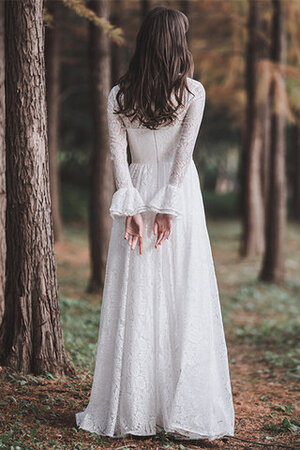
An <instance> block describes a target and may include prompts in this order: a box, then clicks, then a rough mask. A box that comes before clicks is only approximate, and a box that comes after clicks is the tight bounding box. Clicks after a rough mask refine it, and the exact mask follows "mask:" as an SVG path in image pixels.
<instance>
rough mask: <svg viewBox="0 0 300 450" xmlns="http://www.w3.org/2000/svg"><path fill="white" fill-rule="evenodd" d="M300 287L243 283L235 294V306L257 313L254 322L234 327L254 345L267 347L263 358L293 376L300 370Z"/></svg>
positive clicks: (236, 332) (235, 331) (233, 301)
mask: <svg viewBox="0 0 300 450" xmlns="http://www.w3.org/2000/svg"><path fill="white" fill-rule="evenodd" d="M299 292H300V287H299V285H298V284H297V283H292V282H290V283H287V284H286V285H285V286H284V287H279V286H276V285H274V284H271V285H267V284H264V283H259V282H255V283H246V284H244V283H243V284H241V285H240V287H239V289H238V290H237V292H236V293H235V295H234V296H233V297H232V305H231V307H232V308H235V309H236V310H241V311H243V310H244V311H248V312H250V313H254V314H256V315H257V317H258V319H257V320H256V321H255V323H253V324H245V325H243V326H242V327H241V326H238V327H236V328H234V330H233V331H234V333H235V334H236V335H237V336H239V337H240V338H241V339H243V340H246V341H247V342H248V343H250V344H251V345H253V346H255V347H257V348H260V349H264V350H265V351H264V359H265V361H266V362H268V363H269V364H271V366H279V367H285V368H286V369H287V371H288V374H289V375H290V376H293V374H294V376H296V374H299V373H300V349H299V346H298V345H297V342H298V337H299V335H300V324H299V321H298V320H297V317H298V308H299V305H298V298H299Z"/></svg>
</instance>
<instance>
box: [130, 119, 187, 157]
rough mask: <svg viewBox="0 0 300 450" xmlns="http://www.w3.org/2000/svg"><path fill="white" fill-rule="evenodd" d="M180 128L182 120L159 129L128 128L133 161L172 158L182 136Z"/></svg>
mask: <svg viewBox="0 0 300 450" xmlns="http://www.w3.org/2000/svg"><path fill="white" fill-rule="evenodd" d="M180 129H181V123H180V122H177V123H176V124H175V125H172V126H166V127H162V128H158V129H157V130H150V129H148V128H126V130H127V136H128V144H129V149H130V154H131V159H132V162H134V163H151V162H158V161H169V160H172V159H173V157H174V154H175V153H174V149H175V147H176V143H177V141H178V139H179V137H180Z"/></svg>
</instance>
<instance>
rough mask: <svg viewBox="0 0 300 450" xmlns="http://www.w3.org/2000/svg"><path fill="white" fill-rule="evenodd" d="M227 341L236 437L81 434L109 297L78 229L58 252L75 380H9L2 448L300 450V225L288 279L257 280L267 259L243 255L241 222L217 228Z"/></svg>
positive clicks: (5, 375) (4, 373)
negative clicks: (91, 283) (103, 304)
mask: <svg viewBox="0 0 300 450" xmlns="http://www.w3.org/2000/svg"><path fill="white" fill-rule="evenodd" d="M208 229H209V235H210V239H211V244H212V250H213V256H214V261H215V269H216V274H217V279H218V284H219V291H220V301H221V307H222V313H223V321H224V328H225V334H226V341H227V348H228V356H229V364H230V374H231V382H232V390H233V397H234V406H235V416H236V422H235V436H234V437H229V438H224V439H219V440H215V441H211V442H209V441H185V442H183V441H180V442H176V441H174V440H171V439H170V438H169V436H167V435H166V434H164V433H160V434H158V435H157V436H155V437H151V438H144V439H138V438H134V437H132V438H126V439H111V438H107V439H106V438H102V437H99V436H97V435H94V434H91V433H88V432H86V431H84V430H78V429H77V428H76V426H75V419H74V413H75V412H78V411H81V410H82V409H83V408H84V407H85V405H86V403H87V401H88V396H89V391H90V387H91V382H92V371H93V364H94V356H95V349H96V340H97V332H98V323H99V314H100V299H99V296H92V295H89V294H86V292H85V289H86V286H87V280H88V275H89V254H88V247H87V234H86V230H85V228H84V227H83V226H81V227H78V226H75V225H73V226H71V225H70V226H68V227H67V228H66V229H65V241H64V242H63V243H60V244H57V245H56V257H57V264H58V276H59V294H60V306H61V312H62V321H63V330H64V339H65V343H66V348H67V352H68V354H69V356H70V358H71V359H72V361H73V362H74V364H75V366H76V369H77V374H76V376H74V377H54V376H53V375H52V374H50V373H49V374H45V375H44V376H39V377H36V376H31V375H26V376H25V375H22V374H18V373H14V372H13V371H11V370H9V369H7V368H3V369H2V370H1V372H0V388H1V399H0V407H1V409H0V427H1V428H0V429H1V434H0V449H1V448H7V449H11V450H17V449H18V448H19V449H22V450H23V449H45V448H51V449H78V450H79V449H100V448H114V449H119V450H121V449H124V450H125V449H166V448H169V449H180V450H183V449H191V448H216V449H217V448H222V449H230V450H231V449H232V450H234V449H260V448H268V449H280V448H290V449H297V448H298V449H300V417H299V401H297V397H298V399H299V392H300V386H299V379H300V354H299V345H298V347H297V336H298V337H299V331H300V330H299V323H298V322H299V321H297V313H298V314H299V298H300V280H299V278H298V274H299V273H300V258H299V254H300V227H299V226H297V225H293V224H290V225H289V227H288V246H287V256H286V268H287V273H286V281H285V283H284V284H283V285H282V286H275V285H273V284H264V283H258V282H257V275H258V272H259V268H260V265H261V261H260V258H256V259H252V260H248V261H247V260H246V261H245V260H241V259H240V258H239V256H238V246H239V236H240V226H239V224H238V223H237V222H234V221H228V222H224V221H222V222H212V221H208Z"/></svg>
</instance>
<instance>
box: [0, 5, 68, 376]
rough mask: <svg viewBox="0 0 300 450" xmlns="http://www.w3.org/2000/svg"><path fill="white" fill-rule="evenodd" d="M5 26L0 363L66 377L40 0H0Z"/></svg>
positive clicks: (18, 368) (20, 369) (66, 366)
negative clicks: (4, 244) (4, 196)
mask: <svg viewBox="0 0 300 450" xmlns="http://www.w3.org/2000/svg"><path fill="white" fill-rule="evenodd" d="M5 27H6V41H5V56H6V74H5V79H6V85H5V88H6V100H7V102H6V137H7V141H6V143H7V149H6V155H7V159H6V166H7V216H6V220H7V232H6V238H7V272H6V273H7V280H6V288H5V313H4V317H3V322H2V325H1V328H0V361H1V363H2V365H6V366H9V367H11V368H13V369H14V370H17V371H22V372H24V373H34V374H42V373H44V372H45V371H48V372H52V373H55V374H66V373H67V374H73V373H74V368H73V366H72V365H71V363H70V362H69V361H68V359H67V357H66V354H65V349H64V343H63V337H62V329H61V325H60V312H59V305H58V296H57V279H56V267H55V259H54V243H53V229H52V222H51V202H50V188H49V165H48V149H47V125H46V101H45V63H44V27H43V0H24V1H22V2H5ZM16 30H18V32H16Z"/></svg>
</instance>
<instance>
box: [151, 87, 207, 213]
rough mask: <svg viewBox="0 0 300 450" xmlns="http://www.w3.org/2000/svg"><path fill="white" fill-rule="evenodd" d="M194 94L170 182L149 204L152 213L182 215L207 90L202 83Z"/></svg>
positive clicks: (186, 116) (177, 149)
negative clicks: (184, 184)
mask: <svg viewBox="0 0 300 450" xmlns="http://www.w3.org/2000/svg"><path fill="white" fill-rule="evenodd" d="M193 93H194V94H195V95H194V97H193V98H192V99H191V100H190V103H189V105H188V107H187V111H186V114H185V116H184V119H183V122H182V125H181V127H182V128H181V134H180V138H179V141H178V144H177V148H176V149H175V156H174V161H173V165H172V168H171V173H170V177H169V181H168V183H167V184H166V185H164V186H163V187H162V188H160V189H159V190H158V191H157V192H156V193H155V195H154V197H153V198H152V199H151V201H150V203H148V208H149V209H151V210H152V211H155V212H160V213H167V214H172V215H173V216H175V217H177V216H179V215H181V214H182V196H181V189H182V185H183V180H184V177H185V174H186V171H187V169H188V167H189V164H190V162H191V160H192V156H193V151H194V147H195V143H196V139H197V136H198V133H199V129H200V125H201V122H202V117H203V112H204V106H205V89H204V87H203V85H202V84H201V83H199V84H198V85H197V86H196V89H195V91H194V92H193Z"/></svg>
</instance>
